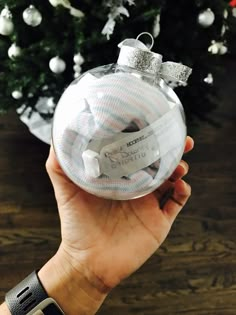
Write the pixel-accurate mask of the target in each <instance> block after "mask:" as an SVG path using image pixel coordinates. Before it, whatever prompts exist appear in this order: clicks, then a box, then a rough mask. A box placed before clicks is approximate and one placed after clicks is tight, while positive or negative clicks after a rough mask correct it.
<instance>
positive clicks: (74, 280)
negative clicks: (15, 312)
mask: <svg viewBox="0 0 236 315" xmlns="http://www.w3.org/2000/svg"><path fill="white" fill-rule="evenodd" d="M38 276H39V279H40V281H41V283H42V285H43V287H44V288H45V290H46V291H47V294H48V296H49V297H51V298H53V299H54V300H55V301H56V302H57V303H58V304H59V306H60V307H61V308H62V310H63V311H64V313H65V314H66V315H75V314H76V315H93V314H95V313H96V312H97V310H98V309H99V308H100V306H101V304H102V303H103V301H104V299H105V298H106V296H107V293H103V292H101V291H100V290H99V288H96V287H94V286H93V285H92V283H90V281H89V280H88V279H87V278H86V277H85V276H84V275H83V271H82V270H81V272H80V269H79V268H76V269H74V268H73V267H72V266H71V265H70V264H69V263H67V261H65V260H64V259H62V258H61V255H60V254H56V255H55V256H54V257H53V258H52V259H51V260H49V261H48V262H47V263H46V264H45V265H44V266H43V267H42V268H41V269H40V270H39V272H38ZM0 314H1V315H11V313H10V311H9V309H8V307H7V305H6V303H4V304H2V305H1V306H0Z"/></svg>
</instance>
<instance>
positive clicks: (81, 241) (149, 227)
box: [57, 178, 171, 287]
mask: <svg viewBox="0 0 236 315" xmlns="http://www.w3.org/2000/svg"><path fill="white" fill-rule="evenodd" d="M65 180H67V179H66V178H65ZM65 187H68V188H69V189H68V191H65V190H64V193H63V195H60V198H57V200H58V202H59V209H60V215H61V216H62V220H61V221H62V239H63V246H64V249H65V250H66V251H67V252H68V253H70V255H71V254H72V253H73V255H74V257H76V259H77V260H78V261H81V259H82V260H83V259H84V260H85V261H87V260H89V261H90V264H89V265H90V267H91V268H92V269H93V270H92V271H93V273H94V274H96V275H99V277H100V278H102V280H103V282H104V283H106V285H107V286H109V287H114V286H115V285H116V284H118V283H119V282H120V281H121V280H122V279H124V278H126V277H127V276H128V275H130V274H131V273H132V272H134V271H135V270H137V269H138V268H139V267H140V266H141V265H142V264H143V263H144V262H145V261H146V260H147V259H148V258H149V257H150V256H151V255H152V254H153V253H154V252H155V250H156V249H157V248H158V247H159V246H160V244H161V243H162V242H163V241H164V239H165V238H166V236H167V234H168V232H169V229H170V227H171V221H170V220H169V219H168V215H167V213H166V212H164V211H162V210H161V209H160V206H159V202H158V200H157V196H156V195H155V193H152V194H149V195H147V196H145V197H142V198H139V199H134V200H129V201H114V200H113V201H112V200H105V199H100V198H97V197H95V196H92V195H90V194H88V193H86V192H84V191H83V190H81V189H80V188H78V187H76V186H75V185H74V184H72V183H71V182H70V181H69V180H68V184H67V186H65ZM60 203H61V204H60Z"/></svg>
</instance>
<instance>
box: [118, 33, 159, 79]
mask: <svg viewBox="0 0 236 315" xmlns="http://www.w3.org/2000/svg"><path fill="white" fill-rule="evenodd" d="M145 34H146V35H148V36H150V38H151V45H150V47H147V46H146V45H145V44H144V43H142V42H141V41H140V40H139V38H140V37H141V36H142V35H145ZM153 43H154V39H153V37H152V35H151V34H150V33H146V32H144V33H141V34H139V35H138V37H137V38H136V39H133V38H129V39H125V40H124V41H123V42H121V43H120V44H119V45H118V47H119V48H120V49H121V50H120V54H119V58H118V61H117V63H118V65H120V66H127V67H131V68H134V69H136V70H139V71H144V72H147V73H150V74H157V73H159V71H160V68H161V64H162V55H160V54H157V53H154V52H152V51H151V48H152V46H153Z"/></svg>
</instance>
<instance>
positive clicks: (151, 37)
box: [136, 32, 154, 50]
mask: <svg viewBox="0 0 236 315" xmlns="http://www.w3.org/2000/svg"><path fill="white" fill-rule="evenodd" d="M141 36H148V37H149V39H150V40H151V43H148V44H146V43H144V44H145V45H146V46H147V47H148V49H149V50H152V47H153V46H154V38H153V36H152V34H150V33H148V32H142V33H140V34H139V35H138V36H137V37H136V39H137V40H140V37H141Z"/></svg>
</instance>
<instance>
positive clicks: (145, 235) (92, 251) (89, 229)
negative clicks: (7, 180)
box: [0, 137, 193, 315]
mask: <svg viewBox="0 0 236 315" xmlns="http://www.w3.org/2000/svg"><path fill="white" fill-rule="evenodd" d="M192 148H193V140H192V139H191V138H190V137H187V139H186V147H185V152H189V151H190V150H191V149H192ZM46 168H47V172H48V174H49V177H50V179H51V182H52V185H53V187H54V192H55V197H56V200H57V205H58V209H59V216H60V220H61V236H62V241H61V245H60V248H59V250H58V252H57V253H56V254H55V256H54V257H53V258H52V259H51V260H50V261H49V262H47V263H46V264H45V265H44V266H43V267H42V269H41V270H40V271H39V273H38V274H39V278H40V279H41V282H42V284H43V286H44V287H45V289H46V290H47V292H48V294H49V295H50V296H51V297H53V298H55V300H56V301H57V302H58V303H59V304H60V306H61V307H62V309H63V310H64V311H65V313H66V314H68V315H75V314H78V315H80V314H95V313H96V311H97V310H98V309H99V307H100V306H101V304H102V303H103V301H104V299H105V298H106V296H107V294H108V293H109V292H110V290H111V289H112V288H114V287H115V286H116V285H118V284H119V283H120V281H122V280H123V279H125V278H126V277H128V276H129V275H131V274H132V273H133V272H134V271H136V270H137V269H139V268H140V267H141V266H142V265H143V264H144V262H145V261H146V260H147V259H148V258H149V257H150V256H151V255H152V254H153V253H154V252H155V251H156V250H157V249H158V248H159V247H160V245H161V244H162V243H163V241H164V240H165V238H166V237H167V235H168V233H169V231H170V229H171V226H172V224H173V222H174V221H175V219H176V217H177V215H178V214H179V212H180V211H181V209H182V208H183V206H184V205H185V204H186V202H187V200H188V198H189V196H190V194H191V187H190V186H189V185H188V184H187V183H186V182H185V181H183V180H182V177H183V176H184V175H186V174H187V172H188V169H189V167H188V164H187V163H186V162H184V161H181V162H180V164H179V165H178V167H177V168H176V170H175V172H174V173H173V174H172V176H171V178H170V179H169V180H167V181H166V182H165V183H164V184H163V185H162V186H161V187H159V188H158V189H157V190H156V191H154V192H152V193H151V194H149V195H146V196H144V197H141V198H138V199H133V200H127V201H115V200H106V199H103V198H99V197H96V196H93V195H91V194H89V193H87V192H85V191H84V190H82V189H81V188H79V187H78V186H76V185H75V184H74V183H72V182H71V181H70V180H69V179H68V178H67V177H66V175H65V174H64V173H63V171H62V169H61V167H60V165H59V164H58V162H57V159H56V156H55V153H54V150H53V148H51V150H50V154H49V157H48V160H47V163H46ZM170 191H171V192H172V195H171V197H170V198H169V199H167V200H166V202H165V203H164V205H162V201H163V198H164V197H165V196H166V194H167V193H168V192H170ZM68 301H69V302H68ZM0 313H1V314H3V315H7V314H10V313H9V311H8V309H7V307H6V305H5V304H3V305H2V306H1V307H0Z"/></svg>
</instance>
